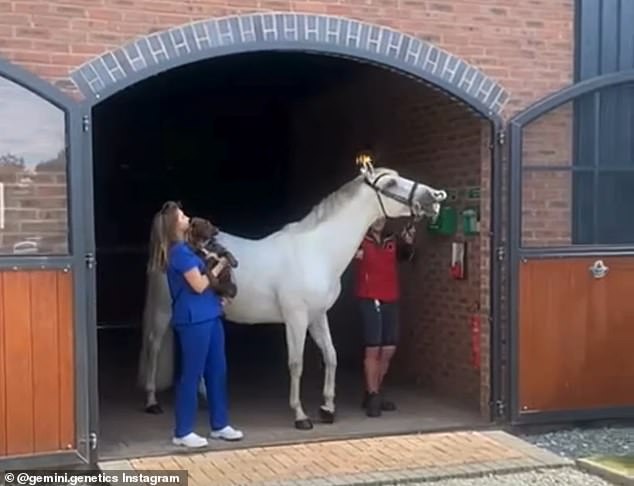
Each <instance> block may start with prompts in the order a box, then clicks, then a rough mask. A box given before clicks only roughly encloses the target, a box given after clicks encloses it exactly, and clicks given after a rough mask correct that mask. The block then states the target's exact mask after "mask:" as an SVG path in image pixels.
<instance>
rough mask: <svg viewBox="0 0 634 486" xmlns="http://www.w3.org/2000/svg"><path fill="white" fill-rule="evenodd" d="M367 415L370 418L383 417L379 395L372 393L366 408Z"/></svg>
mask: <svg viewBox="0 0 634 486" xmlns="http://www.w3.org/2000/svg"><path fill="white" fill-rule="evenodd" d="M365 414H366V415H367V416H368V417H380V416H381V397H380V396H379V394H378V393H370V394H369V395H368V400H367V403H366V407H365Z"/></svg>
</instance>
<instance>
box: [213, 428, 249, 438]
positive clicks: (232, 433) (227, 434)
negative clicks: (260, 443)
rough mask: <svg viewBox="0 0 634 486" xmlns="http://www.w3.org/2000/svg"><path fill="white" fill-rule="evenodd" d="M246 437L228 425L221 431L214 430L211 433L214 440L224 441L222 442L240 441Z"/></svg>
mask: <svg viewBox="0 0 634 486" xmlns="http://www.w3.org/2000/svg"><path fill="white" fill-rule="evenodd" d="M242 437H244V434H243V433H242V432H241V431H239V430H236V429H234V428H233V427H231V425H227V426H226V427H224V428H222V429H220V430H213V431H212V432H211V438H212V439H222V440H240V439H242Z"/></svg>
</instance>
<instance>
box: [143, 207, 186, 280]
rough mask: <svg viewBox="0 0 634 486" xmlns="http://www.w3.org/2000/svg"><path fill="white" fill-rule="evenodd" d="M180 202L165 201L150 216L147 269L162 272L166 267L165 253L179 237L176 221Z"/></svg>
mask: <svg viewBox="0 0 634 486" xmlns="http://www.w3.org/2000/svg"><path fill="white" fill-rule="evenodd" d="M180 208H181V206H180V204H178V203H176V202H174V201H167V202H165V203H164V204H163V206H162V207H161V209H160V210H159V211H157V212H156V214H155V215H154V217H153V218H152V227H151V228H150V243H149V249H148V250H149V256H148V264H147V271H148V272H164V271H165V270H166V269H167V253H168V251H169V247H170V245H171V244H172V243H173V242H174V241H176V240H178V239H179V237H178V235H177V233H176V221H177V218H178V210H179V209H180Z"/></svg>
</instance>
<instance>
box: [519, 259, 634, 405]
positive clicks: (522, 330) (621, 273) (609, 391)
mask: <svg viewBox="0 0 634 486" xmlns="http://www.w3.org/2000/svg"><path fill="white" fill-rule="evenodd" d="M601 259H602V260H603V262H604V263H605V264H606V265H607V266H608V267H609V271H608V274H607V276H605V277H604V278H602V279H595V278H593V276H592V275H591V273H590V271H589V267H590V266H591V265H593V264H594V262H595V261H596V260H597V259H596V258H585V257H584V258H565V259H564V258H558V259H537V260H527V261H525V262H523V263H521V264H520V269H519V270H520V272H519V279H520V282H519V284H520V294H519V325H518V331H519V335H518V348H519V349H518V351H519V369H518V374H519V390H518V391H519V406H520V411H521V412H529V411H530V412H537V411H557V410H575V409H587V408H599V407H611V406H627V405H634V387H632V386H631V383H632V381H633V380H634V360H632V359H631V349H632V343H634V326H632V322H634V295H633V294H632V291H631V288H632V283H633V282H634V258H625V257H605V258H601Z"/></svg>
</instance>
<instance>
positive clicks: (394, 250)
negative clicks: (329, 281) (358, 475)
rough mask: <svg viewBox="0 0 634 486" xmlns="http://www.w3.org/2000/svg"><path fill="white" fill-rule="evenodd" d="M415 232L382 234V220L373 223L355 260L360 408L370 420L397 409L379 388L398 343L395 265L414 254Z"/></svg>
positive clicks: (398, 295) (411, 230)
mask: <svg viewBox="0 0 634 486" xmlns="http://www.w3.org/2000/svg"><path fill="white" fill-rule="evenodd" d="M414 236H415V228H414V227H413V226H412V227H407V228H405V229H404V230H403V232H402V233H401V235H400V236H396V235H394V234H393V233H390V232H388V231H386V230H385V218H380V219H378V220H377V221H375V222H374V223H373V224H372V226H371V227H370V229H369V231H368V233H367V234H366V235H365V237H364V238H363V241H362V242H361V246H360V247H359V250H358V251H357V254H356V256H355V258H356V297H357V299H358V300H359V306H360V309H361V316H362V320H363V335H364V347H365V356H364V362H363V365H364V371H365V381H366V392H365V397H364V400H363V405H362V406H363V408H365V410H366V414H367V415H368V416H369V417H378V416H380V415H381V412H382V411H383V410H384V411H391V410H395V409H396V405H395V404H394V403H393V402H391V401H389V400H385V399H383V398H382V397H381V386H382V384H383V378H384V377H385V375H386V373H387V371H388V369H389V366H390V361H391V359H392V357H393V356H394V353H395V351H396V345H397V341H398V327H399V326H398V317H399V316H398V301H399V297H400V289H399V282H398V270H397V262H398V261H399V260H404V259H409V258H411V257H412V256H413V254H414V246H413V245H414Z"/></svg>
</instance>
